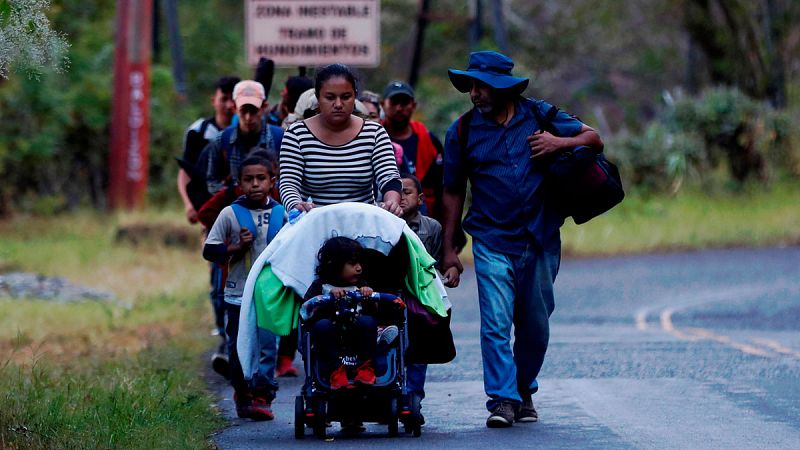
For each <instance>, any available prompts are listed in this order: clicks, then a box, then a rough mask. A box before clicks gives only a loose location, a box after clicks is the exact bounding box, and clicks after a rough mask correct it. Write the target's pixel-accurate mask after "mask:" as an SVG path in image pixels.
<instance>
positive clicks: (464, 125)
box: [456, 108, 475, 156]
mask: <svg viewBox="0 0 800 450" xmlns="http://www.w3.org/2000/svg"><path fill="white" fill-rule="evenodd" d="M473 114H475V108H472V109H470V110H469V111H467V112H465V113H464V114H462V115H461V117H459V118H458V123H457V124H456V136H457V137H458V146H459V147H460V148H461V155H462V156H463V155H464V153H465V152H466V151H467V143H468V141H469V124H470V122H472V116H473Z"/></svg>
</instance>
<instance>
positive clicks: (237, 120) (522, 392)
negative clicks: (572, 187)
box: [178, 51, 603, 427]
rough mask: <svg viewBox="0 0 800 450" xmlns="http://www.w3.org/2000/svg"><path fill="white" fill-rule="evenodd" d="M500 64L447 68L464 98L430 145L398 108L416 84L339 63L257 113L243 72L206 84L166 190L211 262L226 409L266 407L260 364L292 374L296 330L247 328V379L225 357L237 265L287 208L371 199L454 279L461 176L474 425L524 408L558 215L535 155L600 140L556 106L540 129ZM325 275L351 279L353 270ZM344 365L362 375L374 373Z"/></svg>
mask: <svg viewBox="0 0 800 450" xmlns="http://www.w3.org/2000/svg"><path fill="white" fill-rule="evenodd" d="M513 66H514V63H513V61H512V60H511V59H510V58H508V57H506V56H505V55H502V54H500V53H497V52H492V51H481V52H475V53H472V54H471V55H470V57H469V62H468V67H467V69H466V70H455V69H453V70H450V71H449V73H448V75H449V77H450V80H451V82H452V84H453V86H454V87H455V88H456V89H457V90H458V91H460V92H464V93H468V94H469V97H470V100H471V101H472V103H473V105H474V108H473V109H471V110H470V111H468V112H467V113H465V114H464V115H462V116H461V117H459V118H458V119H457V120H455V121H454V122H453V124H452V125H451V126H450V127H449V128H448V130H447V133H446V136H445V140H444V145H442V144H441V141H440V140H439V139H437V137H436V136H435V135H434V134H433V133H431V132H430V131H429V130H428V129H427V128H426V127H425V125H424V124H422V123H421V122H419V121H416V120H414V119H413V118H412V117H413V115H414V112H415V110H416V108H417V102H416V93H415V91H414V89H413V88H412V87H411V86H410V85H408V84H407V83H405V82H402V81H393V82H390V83H389V84H388V85H387V86H386V87H385V89H384V91H383V95H382V96H381V97H379V96H378V95H376V94H374V93H371V92H359V88H360V85H359V83H358V80H357V79H356V77H355V75H354V73H353V72H352V71H351V70H350V69H349V68H348V67H347V66H344V65H342V64H332V65H329V66H326V67H324V68H321V69H320V70H318V71H317V72H316V76H315V80H314V81H313V82H312V81H311V80H309V79H307V78H305V77H291V78H290V79H289V80H287V83H286V88H285V89H284V90H283V92H282V96H281V97H282V98H281V102H280V104H279V105H278V106H277V107H276V108H273V109H272V110H270V109H269V104H268V102H267V98H266V90H265V88H264V85H263V84H262V83H260V82H259V81H257V80H238V79H236V78H222V79H220V80H219V82H218V84H217V86H216V90H215V93H214V95H213V97H212V106H213V107H214V112H215V114H214V116H213V117H210V118H208V119H201V120H198V121H197V122H195V123H194V124H192V126H191V127H190V128H189V129H188V131H187V133H186V139H185V144H184V146H185V148H184V156H183V159H182V161H181V167H182V170H181V173H180V175H179V177H178V189H179V191H180V192H181V196H182V198H183V199H184V205H185V208H186V215H187V219H188V220H189V221H191V222H196V221H200V222H201V223H202V224H203V225H204V227H205V229H206V230H207V237H206V240H205V245H204V250H203V256H204V257H205V258H206V259H208V260H209V261H211V262H212V265H213V267H214V269H213V270H212V290H211V300H212V304H213V305H214V311H215V318H216V325H217V328H216V330H217V331H218V332H219V333H220V334H221V336H223V337H224V338H225V340H224V342H225V345H226V348H227V351H226V352H223V351H219V352H217V353H216V354H215V355H214V359H213V365H214V367H215V369H216V370H218V371H219V372H221V373H222V374H224V375H225V376H226V377H227V378H229V379H230V380H231V384H232V385H233V387H234V391H235V397H234V399H235V402H236V409H237V413H238V414H239V416H240V417H248V418H252V419H256V420H269V419H272V418H273V417H274V415H273V413H272V410H271V402H272V400H273V399H274V397H275V392H276V391H277V387H278V385H277V383H276V381H275V376H276V374H277V375H278V376H280V375H284V376H285V375H296V374H297V371H296V369H295V368H294V367H293V365H292V360H293V357H294V356H293V355H294V352H295V349H294V346H293V344H294V343H296V337H294V338H292V337H289V338H280V339H278V338H277V337H275V336H274V335H270V334H269V332H268V331H266V330H259V333H260V334H259V342H260V345H261V354H262V358H261V360H260V368H259V377H256V378H254V379H253V380H245V379H244V377H243V376H242V369H241V366H240V365H239V363H238V361H237V359H238V356H237V355H236V338H237V330H238V316H239V308H240V306H239V305H241V302H242V298H241V296H242V290H243V287H244V283H245V280H246V278H247V273H248V270H249V265H250V264H252V261H253V259H255V258H256V257H257V256H258V254H259V253H261V251H262V250H263V249H264V248H266V246H267V244H268V243H269V241H270V240H271V239H272V237H273V236H274V235H275V234H276V233H277V231H278V230H279V229H280V228H281V227H282V226H283V225H284V224H285V223H286V221H287V220H288V216H289V215H290V214H291V212H292V211H293V210H297V211H300V212H307V211H310V210H311V209H313V208H316V207H322V206H326V205H331V204H337V203H341V202H362V203H369V204H374V205H376V206H377V207H380V208H383V209H385V210H386V211H388V212H390V213H392V214H394V215H396V216H398V217H401V218H403V219H404V220H405V221H406V222H407V224H408V225H409V227H410V228H411V229H412V230H413V231H414V232H415V233H417V234H418V235H419V237H420V239H421V241H422V242H423V244H424V245H425V248H426V250H427V251H428V252H429V253H430V254H431V256H433V257H434V258H435V259H436V261H437V264H436V267H437V269H438V270H439V271H440V274H441V276H442V279H443V280H444V283H445V285H446V286H448V287H451V288H455V287H457V286H458V285H459V283H460V275H461V273H462V272H463V266H462V264H461V262H460V259H459V256H458V255H459V251H460V250H461V248H462V247H463V245H464V240H463V239H460V237H461V233H462V232H461V230H462V221H461V218H462V212H463V208H464V206H465V199H466V198H467V192H466V189H467V186H468V183H469V186H470V189H471V199H472V201H471V204H470V205H469V211H468V213H467V215H466V218H465V219H464V221H463V230H464V231H466V232H467V233H469V234H470V235H471V236H472V252H473V255H474V264H475V272H476V275H477V286H478V302H479V305H480V312H481V331H480V339H481V350H482V359H483V371H484V387H485V391H486V394H487V396H488V398H489V399H488V401H487V404H486V406H487V409H488V410H489V413H490V415H489V417H488V419H487V421H486V425H487V426H489V427H508V426H511V425H512V424H513V423H514V422H515V421H516V422H532V421H536V420H538V415H537V412H536V409H535V408H534V406H533V401H532V395H533V394H534V393H535V392H536V391H537V390H538V388H539V385H538V381H537V376H538V374H539V370H540V368H541V366H542V362H543V360H544V355H545V352H546V350H547V344H548V340H549V326H548V320H549V316H550V314H551V313H552V312H553V308H554V298H553V282H554V280H555V277H556V274H557V272H558V268H559V262H560V237H559V228H560V226H561V225H562V224H563V221H564V217H563V216H562V215H561V214H560V213H559V211H558V208H557V205H554V204H553V202H552V200H551V198H552V197H551V196H548V195H547V193H546V184H545V183H544V180H545V170H544V167H545V166H546V164H547V161H548V158H550V157H552V155H554V154H556V153H558V152H560V151H563V150H565V149H569V148H573V147H575V146H579V145H585V146H590V147H596V148H602V145H603V143H602V141H601V139H600V137H599V135H598V134H597V133H596V132H595V131H594V130H593V129H592V128H590V127H588V126H587V125H585V124H583V123H582V122H581V121H580V120H578V119H577V118H575V117H574V116H571V115H569V114H567V113H565V112H563V111H559V112H558V113H557V114H555V115H553V116H552V117H550V118H549V119H550V120H551V122H552V126H551V127H548V129H549V130H551V131H553V132H551V131H544V127H543V126H542V124H541V123H539V120H537V118H538V117H540V115H539V114H538V113H537V111H536V108H539V109H540V110H545V111H550V110H551V108H550V105H549V104H547V103H545V102H543V101H537V100H532V99H527V98H524V97H523V96H522V93H523V92H524V91H525V89H526V88H527V85H528V79H527V78H522V77H517V76H514V75H512V69H513ZM270 122H272V123H270ZM278 122H280V124H279V123H278ZM355 262H358V261H355ZM349 263H353V261H350V262H349ZM351 266H353V267H351V268H348V270H351V271H356V268H355V264H351ZM345 268H347V267H345V266H343V268H339V269H341V270H344V269H345ZM358 269H359V270H358V275H360V266H359V267H358ZM337 270H338V269H337ZM351 275H352V274H351ZM348 276H350V275H348ZM337 277H340V278H341V280H340V281H341V282H350V281H353V280H356V281H358V282H359V283H360V284H358V283H355V282H354V283H355V284H358V286H359V288H364V287H365V286H366V283H365V282H364V283H361V281H362V280H360V279H359V278H358V277H357V276H356V275H353V276H352V277H351V278H346V277H345V274H344V272H342V273H340V274H337ZM345 278H346V279H345ZM336 279H339V278H336ZM223 280H224V284H223V282H222V281H223ZM457 309H458V305H457V304H456V305H454V310H455V311H456V314H457ZM512 325H513V326H514V330H515V331H514V345H513V349H512V346H511V329H512ZM426 370H427V366H425V365H424V364H414V365H413V366H409V367H408V368H407V372H408V375H407V378H408V380H407V383H408V389H409V391H411V392H414V393H416V394H417V395H419V396H420V398H422V397H424V383H425V374H426ZM339 376H341V374H340V375H339ZM358 377H359V378H360V380H361V381H362V382H365V383H367V384H368V383H369V380H371V379H374V374H370V373H368V371H367V372H364V373H361V372H359V374H358ZM365 380H366V381H365ZM338 384H341V382H338V383H337V385H338Z"/></svg>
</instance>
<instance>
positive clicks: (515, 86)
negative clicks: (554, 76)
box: [447, 51, 529, 94]
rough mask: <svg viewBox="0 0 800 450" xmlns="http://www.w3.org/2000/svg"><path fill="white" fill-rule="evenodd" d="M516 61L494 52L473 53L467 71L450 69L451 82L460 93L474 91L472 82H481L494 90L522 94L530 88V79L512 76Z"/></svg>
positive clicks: (448, 73) (448, 72)
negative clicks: (506, 90) (508, 90)
mask: <svg viewBox="0 0 800 450" xmlns="http://www.w3.org/2000/svg"><path fill="white" fill-rule="evenodd" d="M513 68H514V61H513V60H512V59H511V58H509V57H508V56H506V55H503V54H501V53H497V52H493V51H482V52H473V53H470V55H469V66H468V67H467V70H456V69H449V70H448V71H447V75H448V76H449V77H450V82H452V83H453V86H455V88H456V89H458V90H459V91H460V92H469V91H470V89H472V80H473V79H475V80H480V81H482V82H484V83H486V84H488V85H489V86H490V87H492V88H494V89H503V90H505V89H510V90H512V91H514V93H515V94H521V93H522V91H524V90H525V88H526V87H528V81H529V80H528V79H527V78H520V77H515V76H512V75H511V69H513Z"/></svg>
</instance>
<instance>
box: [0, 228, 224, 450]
mask: <svg viewBox="0 0 800 450" xmlns="http://www.w3.org/2000/svg"><path fill="white" fill-rule="evenodd" d="M139 222H145V223H150V224H152V223H163V224H165V226H166V225H169V226H175V223H173V222H172V219H168V218H166V217H165V216H164V215H162V214H158V213H152V212H149V213H146V214H134V215H117V216H109V215H102V214H95V213H85V212H84V213H77V214H73V215H65V216H60V217H52V218H31V217H17V218H15V219H13V220H11V221H7V222H3V223H0V269H6V270H8V269H17V270H25V271H31V272H36V273H42V274H45V275H49V276H63V277H66V278H68V279H70V280H71V281H74V282H78V283H82V284H86V285H90V286H94V287H98V288H103V289H106V290H110V291H112V292H114V293H115V295H117V297H118V298H119V299H120V302H118V303H107V302H95V301H87V302H78V303H68V304H59V303H53V302H50V301H45V300H37V299H28V300H20V299H0V448H25V449H27V448H204V447H210V446H211V444H210V441H209V438H208V436H209V435H210V434H211V433H213V432H214V431H215V430H216V429H218V428H219V427H220V426H221V425H222V420H221V419H220V418H219V416H218V413H217V412H216V410H215V409H214V407H213V406H212V405H213V403H214V398H213V395H212V393H210V392H209V391H208V388H207V386H206V383H205V382H204V379H203V373H204V371H205V366H206V361H205V359H204V358H202V357H201V356H202V355H203V353H204V352H206V351H208V349H209V348H211V347H212V346H213V345H214V343H215V342H216V341H215V340H214V339H213V338H211V337H209V336H208V330H209V329H210V328H211V327H210V324H211V318H210V313H209V312H210V311H209V310H210V308H209V307H208V301H207V299H206V297H205V295H206V294H205V292H206V284H207V268H206V265H205V264H204V263H203V262H202V259H201V258H200V257H199V245H198V246H197V248H190V249H181V248H175V247H165V246H163V245H151V244H147V245H142V246H133V245H130V244H124V243H117V242H115V241H114V239H113V236H114V231H115V230H116V229H117V227H118V225H120V224H126V223H139ZM179 223H180V222H178V224H179ZM189 231H190V232H192V233H197V229H196V228H195V229H190V230H189ZM198 241H199V238H198Z"/></svg>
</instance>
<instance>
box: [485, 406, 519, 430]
mask: <svg viewBox="0 0 800 450" xmlns="http://www.w3.org/2000/svg"><path fill="white" fill-rule="evenodd" d="M515 409H516V408H515V407H514V404H513V403H511V402H500V404H499V405H497V406H496V407H495V408H494V410H493V411H492V414H490V415H489V418H488V419H486V426H487V427H489V428H507V427H510V426H511V425H513V424H514V415H515V413H514V410H515Z"/></svg>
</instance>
